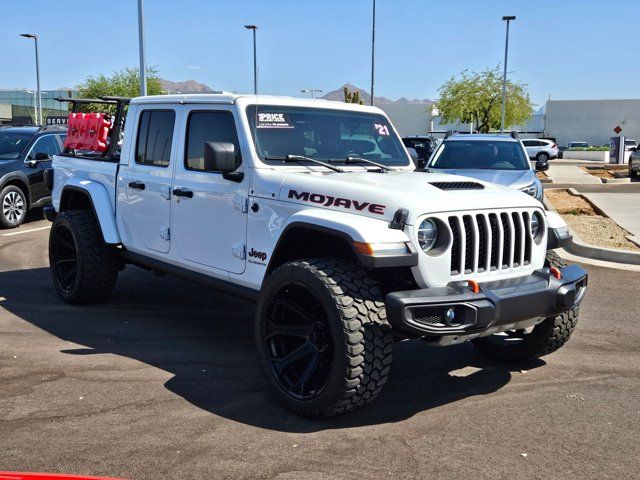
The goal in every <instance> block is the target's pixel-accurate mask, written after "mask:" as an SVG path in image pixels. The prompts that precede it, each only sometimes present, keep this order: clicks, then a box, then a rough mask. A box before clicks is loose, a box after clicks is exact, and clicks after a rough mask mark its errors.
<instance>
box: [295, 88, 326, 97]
mask: <svg viewBox="0 0 640 480" xmlns="http://www.w3.org/2000/svg"><path fill="white" fill-rule="evenodd" d="M300 91H301V92H302V93H310V94H311V98H316V95H315V93H316V92H318V93H322V92H323V91H324V90H320V89H319V88H305V89H304V90H300Z"/></svg>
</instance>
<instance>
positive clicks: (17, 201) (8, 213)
mask: <svg viewBox="0 0 640 480" xmlns="http://www.w3.org/2000/svg"><path fill="white" fill-rule="evenodd" d="M26 217H27V197H26V196H25V194H24V192H23V191H22V190H21V189H20V188H19V187H17V186H15V185H7V186H6V187H4V188H3V189H2V190H1V191H0V226H2V227H4V228H16V227H17V226H19V225H20V224H21V223H22V222H24V219H25V218H26Z"/></svg>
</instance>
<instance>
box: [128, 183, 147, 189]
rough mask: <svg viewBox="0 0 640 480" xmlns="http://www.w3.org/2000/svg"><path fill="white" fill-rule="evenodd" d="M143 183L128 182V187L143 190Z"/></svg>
mask: <svg viewBox="0 0 640 480" xmlns="http://www.w3.org/2000/svg"><path fill="white" fill-rule="evenodd" d="M144 186H145V185H144V183H142V182H129V188H133V189H135V190H144Z"/></svg>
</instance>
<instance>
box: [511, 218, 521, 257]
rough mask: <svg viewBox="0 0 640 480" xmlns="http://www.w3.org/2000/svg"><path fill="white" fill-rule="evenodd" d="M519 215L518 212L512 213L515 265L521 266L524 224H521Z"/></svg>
mask: <svg viewBox="0 0 640 480" xmlns="http://www.w3.org/2000/svg"><path fill="white" fill-rule="evenodd" d="M518 217H519V215H518V214H517V213H516V212H513V213H512V214H511V218H512V219H513V232H514V239H513V243H514V249H513V266H514V267H519V266H520V256H521V254H522V225H520V219H519V218H518Z"/></svg>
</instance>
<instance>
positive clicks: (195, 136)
mask: <svg viewBox="0 0 640 480" xmlns="http://www.w3.org/2000/svg"><path fill="white" fill-rule="evenodd" d="M183 122H184V126H183V128H182V136H181V143H182V144H183V148H180V149H179V154H178V158H179V161H178V163H177V164H176V168H175V178H174V182H173V186H172V191H173V195H172V196H173V200H172V203H173V205H172V207H171V232H172V235H173V240H174V243H175V246H176V248H177V251H178V255H179V256H180V257H181V258H183V259H184V260H187V261H190V262H194V263H196V264H199V265H202V266H206V267H212V268H215V269H219V270H223V271H227V272H231V273H242V272H244V268H245V252H246V248H245V239H246V228H247V213H246V202H245V200H246V198H247V195H248V179H247V178H246V177H245V178H244V179H243V180H242V181H241V182H239V183H238V182H234V181H232V180H227V179H225V178H223V176H222V173H221V172H219V171H215V170H213V169H212V168H211V166H209V165H207V164H206V162H205V159H204V144H205V142H212V141H213V142H230V143H232V144H233V145H234V146H235V152H236V155H237V156H238V158H240V156H241V153H240V142H239V139H238V133H237V132H238V128H237V126H236V118H235V117H234V114H233V111H232V110H231V109H224V107H222V106H220V107H218V108H215V109H212V108H206V107H204V106H195V105H194V106H188V107H187V106H186V107H185V113H184V114H183ZM243 169H244V165H241V166H240V167H239V170H240V171H242V170H243Z"/></svg>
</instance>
